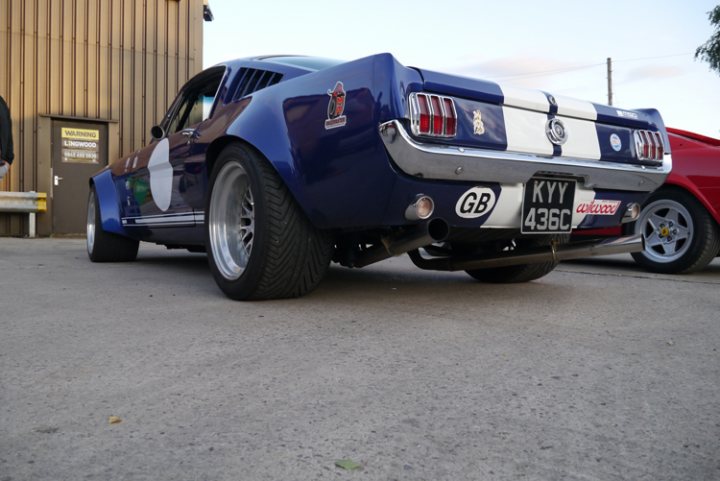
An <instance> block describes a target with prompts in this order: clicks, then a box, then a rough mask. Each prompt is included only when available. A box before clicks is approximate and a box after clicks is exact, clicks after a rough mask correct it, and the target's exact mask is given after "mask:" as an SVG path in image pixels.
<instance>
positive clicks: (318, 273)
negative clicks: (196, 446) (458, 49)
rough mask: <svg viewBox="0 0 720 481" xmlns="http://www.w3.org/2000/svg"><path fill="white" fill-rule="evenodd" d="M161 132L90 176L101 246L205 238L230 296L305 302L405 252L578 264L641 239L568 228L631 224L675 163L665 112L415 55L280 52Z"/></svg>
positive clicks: (174, 115)
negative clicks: (562, 92) (345, 274)
mask: <svg viewBox="0 0 720 481" xmlns="http://www.w3.org/2000/svg"><path fill="white" fill-rule="evenodd" d="M152 136H153V141H152V143H151V144H150V145H149V146H147V147H146V148H144V149H141V150H139V151H137V152H135V153H133V154H131V155H129V156H127V157H124V158H122V159H120V160H118V161H116V162H114V163H113V164H111V165H110V166H108V167H107V168H105V169H104V170H102V171H101V172H99V173H97V174H96V175H94V176H93V177H92V178H91V179H90V184H91V192H90V197H89V201H88V218H87V249H88V254H89V256H90V259H91V260H92V261H95V262H106V261H129V260H133V259H135V257H136V255H137V250H138V242H139V241H149V242H155V243H158V244H164V245H166V246H168V247H171V248H186V249H190V250H193V251H202V250H206V251H207V254H208V259H209V264H210V269H211V271H212V273H213V276H214V278H215V280H216V281H217V283H218V285H219V286H220V288H221V289H222V290H223V291H224V292H225V293H226V294H227V295H228V296H230V297H231V298H234V299H267V298H281V297H293V296H300V295H303V294H305V293H307V292H308V291H310V290H312V289H313V288H314V287H315V286H317V284H318V283H319V282H320V280H321V279H322V277H323V275H324V273H325V271H326V269H327V267H328V265H329V263H330V262H331V261H334V262H337V263H339V264H341V265H343V266H348V267H363V266H367V265H369V264H371V263H374V262H377V261H380V260H383V259H386V258H388V257H390V256H394V255H400V254H403V253H408V254H409V255H410V258H411V259H412V261H413V262H414V263H415V264H416V265H417V266H418V267H420V268H422V269H436V270H450V271H456V270H463V271H466V272H467V273H468V274H470V275H471V276H472V277H474V278H476V279H478V280H480V281H484V282H524V281H530V280H533V279H537V278H539V277H541V276H544V275H545V274H547V273H549V272H550V271H551V270H552V269H553V268H554V267H555V266H556V265H557V263H558V262H559V261H561V260H563V259H568V258H574V257H580V256H588V255H599V254H606V253H618V252H632V251H638V250H641V249H642V240H641V238H640V237H639V236H631V237H622V238H615V239H610V240H605V241H602V242H600V243H594V242H590V243H588V242H581V243H573V242H571V241H570V236H569V233H570V232H571V230H573V229H583V228H598V227H608V226H613V225H619V224H621V223H623V222H629V221H632V220H635V219H636V218H637V216H638V214H639V211H640V204H641V203H642V202H643V201H644V199H645V198H646V196H647V194H649V193H650V192H651V191H653V190H654V189H655V188H657V187H658V186H659V185H661V184H662V183H663V181H664V180H665V177H666V176H667V174H668V173H669V172H670V167H671V157H670V152H669V143H668V138H667V134H666V131H665V128H664V125H663V122H662V119H661V117H660V115H659V114H658V113H657V111H655V110H624V109H618V108H615V107H610V106H604V105H598V104H593V103H590V102H584V101H580V100H576V99H571V98H566V97H561V96H553V95H550V94H548V93H545V92H540V91H531V90H521V89H516V88H509V87H506V86H501V85H498V84H496V83H493V82H487V81H483V80H477V79H470V78H463V77H457V76H451V75H446V74H442V73H437V72H432V71H428V70H423V69H418V68H409V67H405V66H403V65H401V64H400V63H399V62H398V61H397V60H396V59H395V58H394V57H393V56H392V55H389V54H379V55H374V56H370V57H366V58H362V59H359V60H355V61H352V62H337V61H331V60H326V59H320V58H313V57H301V56H297V57H294V56H274V57H258V58H251V59H243V60H236V61H231V62H227V63H225V64H222V65H217V66H215V67H212V68H209V69H207V70H205V71H204V72H202V73H200V74H198V75H197V76H195V77H194V78H193V79H191V80H190V81H189V82H188V83H187V84H186V85H185V86H184V87H183V88H182V90H181V91H180V93H179V95H178V96H177V98H176V99H175V101H174V102H173V104H172V105H171V106H170V109H169V110H168V113H167V115H166V116H165V118H163V120H162V122H161V123H160V125H158V126H156V127H153V129H152Z"/></svg>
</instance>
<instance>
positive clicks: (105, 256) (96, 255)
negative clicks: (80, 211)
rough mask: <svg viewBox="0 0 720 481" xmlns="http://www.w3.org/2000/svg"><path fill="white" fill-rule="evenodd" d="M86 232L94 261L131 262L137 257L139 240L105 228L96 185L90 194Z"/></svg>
mask: <svg viewBox="0 0 720 481" xmlns="http://www.w3.org/2000/svg"><path fill="white" fill-rule="evenodd" d="M85 233H86V246H87V253H88V257H90V260H91V261H93V262H129V261H134V260H135V258H137V253H138V246H139V245H140V242H139V241H137V240H135V239H130V238H128V237H123V236H120V235H117V234H113V233H111V232H105V231H104V230H103V228H102V221H101V219H100V208H99V207H98V199H97V192H96V191H95V186H94V185H93V186H92V187H90V194H89V195H88V208H87V224H86V228H85Z"/></svg>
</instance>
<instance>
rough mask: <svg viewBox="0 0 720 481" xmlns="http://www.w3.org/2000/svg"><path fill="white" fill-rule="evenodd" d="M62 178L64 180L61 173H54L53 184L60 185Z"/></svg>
mask: <svg viewBox="0 0 720 481" xmlns="http://www.w3.org/2000/svg"><path fill="white" fill-rule="evenodd" d="M61 180H63V178H62V177H60V176H59V175H54V176H53V185H56V186H57V185H60V181H61Z"/></svg>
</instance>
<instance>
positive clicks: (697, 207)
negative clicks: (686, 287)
mask: <svg viewBox="0 0 720 481" xmlns="http://www.w3.org/2000/svg"><path fill="white" fill-rule="evenodd" d="M632 228H633V229H634V232H635V233H636V234H642V236H643V240H644V241H645V248H644V250H643V251H641V252H634V253H633V254H632V256H633V259H635V261H636V262H637V263H638V264H640V265H641V266H643V267H645V268H646V269H648V270H650V271H652V272H659V273H665V274H678V273H690V272H696V271H699V270H700V269H702V268H704V267H705V266H707V265H708V264H709V263H710V261H712V260H713V258H715V256H717V255H718V251H720V229H719V228H718V224H717V223H716V222H715V219H713V217H712V216H711V215H710V213H708V211H707V210H706V209H705V207H704V206H703V205H702V204H701V203H700V202H699V201H698V200H697V199H696V198H695V197H694V196H693V195H691V194H690V193H688V192H686V191H684V190H680V189H677V188H673V187H663V188H661V189H659V190H657V191H655V192H653V193H652V194H651V195H650V197H648V200H647V201H646V202H645V205H644V206H643V209H642V211H641V212H640V217H639V218H638V220H637V221H636V222H635V223H634V225H633V226H632Z"/></svg>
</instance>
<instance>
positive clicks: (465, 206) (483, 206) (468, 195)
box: [455, 187, 497, 219]
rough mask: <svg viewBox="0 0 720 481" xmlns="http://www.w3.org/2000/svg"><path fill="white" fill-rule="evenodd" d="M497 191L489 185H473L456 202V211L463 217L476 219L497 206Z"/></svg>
mask: <svg viewBox="0 0 720 481" xmlns="http://www.w3.org/2000/svg"><path fill="white" fill-rule="evenodd" d="M496 200H497V199H496V197H495V192H493V191H492V189H488V188H487V187H473V188H472V189H470V190H468V191H467V192H465V193H464V194H463V195H461V196H460V198H459V199H458V201H457V204H455V213H456V214H457V215H458V216H459V217H462V218H463V219H476V218H478V217H481V216H483V215H485V214H487V213H489V212H490V211H491V210H492V208H493V207H495V201H496Z"/></svg>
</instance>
